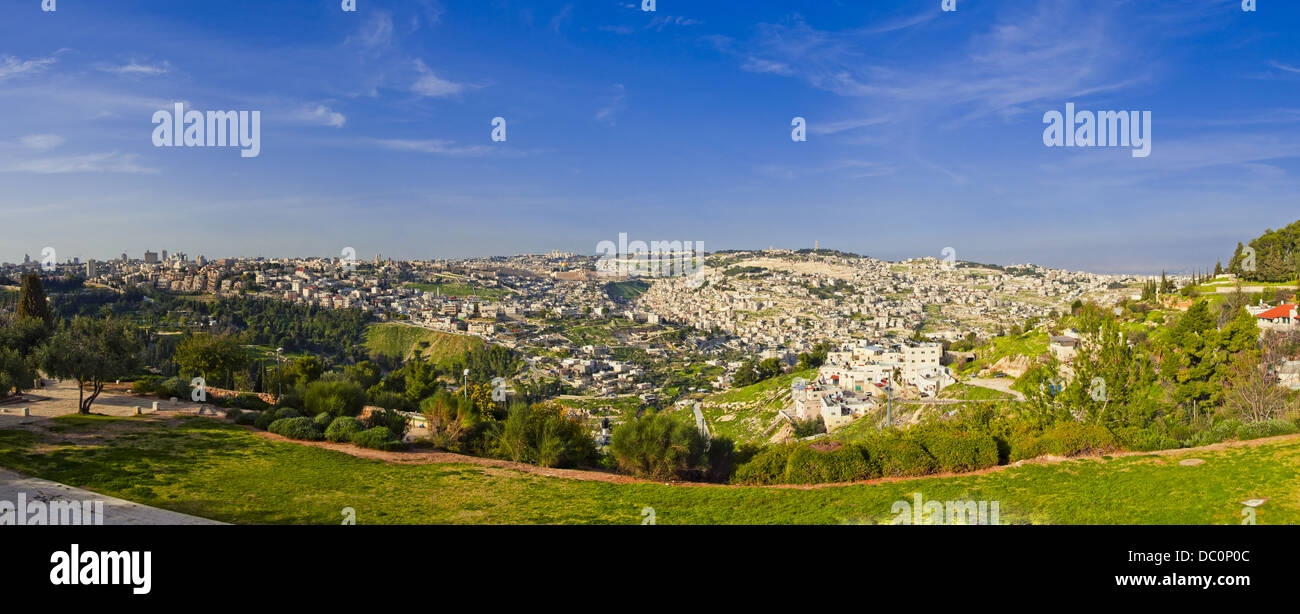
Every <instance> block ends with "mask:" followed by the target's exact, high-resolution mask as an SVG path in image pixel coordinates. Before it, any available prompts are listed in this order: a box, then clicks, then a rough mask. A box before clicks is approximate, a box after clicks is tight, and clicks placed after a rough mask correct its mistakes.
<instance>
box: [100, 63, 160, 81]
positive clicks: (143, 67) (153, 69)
mask: <svg viewBox="0 0 1300 614" xmlns="http://www.w3.org/2000/svg"><path fill="white" fill-rule="evenodd" d="M98 68H99V69H100V70H102V71H104V72H111V73H116V74H119V75H144V76H150V77H152V76H154V75H162V74H166V73H168V72H171V69H172V66H171V64H170V63H169V62H163V63H161V64H153V65H150V64H140V63H138V62H135V61H132V62H131V63H129V64H125V65H122V66H116V65H110V64H101V65H99V66H98Z"/></svg>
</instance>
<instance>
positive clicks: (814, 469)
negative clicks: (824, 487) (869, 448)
mask: <svg viewBox="0 0 1300 614" xmlns="http://www.w3.org/2000/svg"><path fill="white" fill-rule="evenodd" d="M877 477H880V467H879V466H878V465H873V464H872V463H871V462H869V461H868V459H867V456H866V455H865V454H864V453H863V449H862V448H861V447H859V446H856V445H851V444H850V445H844V446H841V447H840V448H839V449H836V450H830V451H825V452H823V451H818V450H814V449H813V448H812V447H810V446H800V447H799V448H797V449H796V450H795V451H794V453H792V454H791V455H790V458H789V460H787V461H786V467H785V476H784V482H785V483H786V484H827V483H833V482H852V481H856V480H867V479H871V478H877Z"/></svg>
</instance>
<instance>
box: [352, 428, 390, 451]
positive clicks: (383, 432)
mask: <svg viewBox="0 0 1300 614" xmlns="http://www.w3.org/2000/svg"><path fill="white" fill-rule="evenodd" d="M352 443H354V444H356V445H358V446H361V447H363V448H373V449H375V450H398V449H401V447H402V442H400V441H398V440H397V439H396V438H395V437H393V432H392V431H390V430H388V427H384V426H377V427H375V428H372V429H366V430H364V431H358V432H356V433H354V434H353V435H352Z"/></svg>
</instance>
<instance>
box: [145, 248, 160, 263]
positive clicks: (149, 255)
mask: <svg viewBox="0 0 1300 614" xmlns="http://www.w3.org/2000/svg"><path fill="white" fill-rule="evenodd" d="M144 263H145V264H158V252H151V251H148V250H145V252H144Z"/></svg>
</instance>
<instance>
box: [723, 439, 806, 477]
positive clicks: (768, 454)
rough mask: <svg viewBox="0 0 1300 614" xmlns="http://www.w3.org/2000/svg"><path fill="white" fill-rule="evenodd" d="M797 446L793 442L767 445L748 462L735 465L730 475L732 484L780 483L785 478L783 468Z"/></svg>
mask: <svg viewBox="0 0 1300 614" xmlns="http://www.w3.org/2000/svg"><path fill="white" fill-rule="evenodd" d="M798 448H799V446H798V445H797V444H793V443H785V444H778V445H774V446H768V447H766V448H763V449H762V450H760V451H759V452H758V453H757V454H754V455H753V457H752V458H750V459H749V461H748V462H745V463H742V464H740V466H738V467H736V472H735V473H734V474H732V476H731V482H732V483H733V484H780V483H781V481H782V480H784V479H785V468H786V465H788V464H789V460H790V455H791V454H794V451H795V450H796V449H798Z"/></svg>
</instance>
